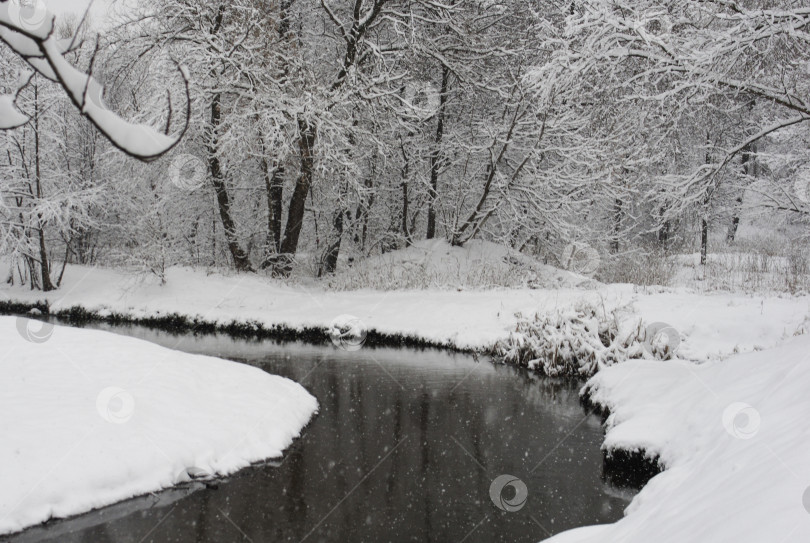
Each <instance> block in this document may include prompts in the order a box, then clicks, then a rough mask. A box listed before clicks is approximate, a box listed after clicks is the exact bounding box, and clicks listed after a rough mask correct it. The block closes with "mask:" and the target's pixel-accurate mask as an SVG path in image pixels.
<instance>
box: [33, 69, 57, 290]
mask: <svg viewBox="0 0 810 543" xmlns="http://www.w3.org/2000/svg"><path fill="white" fill-rule="evenodd" d="M41 176H42V169H41V167H40V146H39V85H38V84H37V85H34V181H35V182H36V190H37V201H39V200H41V199H42V177H41ZM37 226H38V227H39V228H38V229H37V232H38V234H39V269H40V274H41V275H42V291H43V292H50V291H52V290H54V286H53V282H52V281H51V267H50V266H49V265H48V250H47V247H46V246H45V224H44V223H43V221H42V215H41V214H39V213H38V214H37Z"/></svg>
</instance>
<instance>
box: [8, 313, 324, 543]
mask: <svg viewBox="0 0 810 543" xmlns="http://www.w3.org/2000/svg"><path fill="white" fill-rule="evenodd" d="M0 349H1V350H2V358H0V436H2V444H0V466H2V472H3V477H2V482H3V484H2V485H0V534H3V533H9V532H14V531H18V530H21V529H23V528H25V527H27V526H31V525H34V524H38V523H40V522H44V521H46V520H48V519H50V518H54V517H57V518H58V517H66V516H69V515H75V514H78V513H83V512H85V511H88V510H91V509H93V508H97V507H101V506H104V505H109V504H111V503H114V502H117V501H120V500H124V499H126V498H130V497H133V496H137V495H140V494H144V493H147V492H153V491H156V490H159V489H162V488H166V487H170V486H172V485H174V484H177V483H179V482H184V481H188V480H190V475H193V476H195V477H200V476H203V477H204V476H210V475H213V474H220V475H222V474H228V473H232V472H234V471H236V470H238V469H240V468H243V467H246V466H248V465H250V464H251V463H253V462H258V461H261V460H264V459H267V458H273V457H278V456H280V455H281V454H282V451H283V450H284V449H285V448H286V447H287V446H288V445H290V443H291V442H292V440H293V439H294V438H295V437H297V436H298V435H299V433H300V431H301V429H302V428H303V427H304V425H306V424H307V422H308V421H309V420H310V418H311V417H312V415H313V413H314V412H315V411H316V409H317V401H316V400H315V398H313V397H312V396H311V395H310V394H309V393H308V392H307V391H306V390H304V388H302V387H301V386H300V385H298V384H296V383H294V382H292V381H290V380H288V379H285V378H282V377H278V376H273V375H269V374H267V373H265V372H263V371H261V370H259V369H257V368H254V367H251V366H247V365H244V364H237V363H235V362H228V361H225V360H220V359H216V358H211V357H206V356H196V355H190V354H186V353H181V352H178V351H173V350H169V349H166V348H163V347H159V346H157V345H154V344H151V343H148V342H146V341H141V340H137V339H131V338H125V337H120V336H117V335H114V334H110V333H106V332H100V331H93V330H80V329H74V328H67V327H61V326H56V327H54V326H51V325H45V326H44V327H43V323H41V322H38V321H29V320H28V319H23V318H19V319H18V318H14V317H0Z"/></svg>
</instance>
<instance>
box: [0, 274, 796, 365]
mask: <svg viewBox="0 0 810 543" xmlns="http://www.w3.org/2000/svg"><path fill="white" fill-rule="evenodd" d="M0 271H2V270H0ZM2 275H3V273H0V276H2ZM166 278H167V283H166V284H165V285H160V282H159V280H157V279H156V278H153V277H149V276H133V275H130V274H126V273H124V272H120V271H115V270H108V269H99V268H88V267H81V266H69V267H68V268H67V271H66V272H65V279H64V282H63V287H62V288H61V289H60V290H58V291H55V292H50V293H47V294H43V293H42V292H32V291H30V290H28V289H27V288H21V287H8V286H7V285H2V286H0V301H15V302H22V303H28V304H33V303H35V302H40V301H47V302H48V303H49V304H50V307H51V310H52V311H54V312H55V311H59V310H66V309H69V308H71V307H76V306H79V307H82V308H85V309H86V310H88V311H91V312H96V313H100V314H102V315H105V314H110V313H116V314H119V315H123V316H125V317H129V318H135V319H137V318H146V317H155V316H161V315H162V316H166V315H169V314H172V313H177V314H181V315H185V316H188V317H191V318H197V319H198V320H200V321H205V322H210V323H213V324H217V325H227V324H230V323H232V322H239V323H259V324H262V325H264V326H265V327H268V328H270V327H272V326H275V325H284V326H288V327H290V328H293V329H303V328H306V327H319V328H322V329H323V330H324V331H325V330H327V329H328V328H329V326H330V324H331V321H332V319H334V318H335V317H337V316H339V315H343V314H348V315H354V316H355V317H358V318H359V319H360V320H361V321H362V322H363V323H364V325H365V326H366V327H367V328H368V329H369V330H376V331H378V332H380V333H384V334H391V335H405V336H413V337H416V338H420V339H422V340H424V341H427V342H430V343H433V344H436V345H442V346H449V347H454V348H459V349H488V348H490V347H492V346H493V345H494V344H495V343H496V342H497V341H498V340H501V339H504V338H507V337H508V336H509V333H510V332H512V331H514V330H515V329H516V327H517V324H518V318H517V317H516V314H517V313H521V314H523V315H526V316H527V317H528V316H530V315H534V314H535V313H537V312H540V313H541V314H551V313H554V312H557V311H558V310H567V309H570V308H572V307H576V306H579V305H582V306H589V307H594V308H598V309H599V311H600V312H602V313H605V314H610V313H611V312H612V311H613V310H617V313H618V315H619V317H618V318H619V319H620V322H619V325H620V329H621V331H622V333H624V334H629V333H630V332H631V331H632V330H633V329H634V328H637V327H638V324H639V320H641V321H643V322H644V323H647V324H648V323H653V322H666V323H668V324H670V325H672V326H674V327H675V328H676V329H677V330H678V331H679V332H680V335H681V339H682V342H681V345H680V350H679V351H678V356H679V357H680V358H685V359H689V360H695V361H702V360H706V359H717V358H724V357H727V356H729V355H731V354H733V353H735V352H748V351H753V350H756V349H765V348H769V347H773V346H775V345H779V344H780V343H782V342H783V341H784V340H785V339H787V338H789V337H792V336H793V335H794V334H795V333H796V331H797V330H799V329H802V328H803V327H805V326H806V319H807V317H808V314H810V296H803V297H754V296H745V295H734V294H726V293H716V294H696V293H694V292H691V291H689V290H686V289H659V291H653V290H650V289H648V290H646V291H638V290H637V289H636V288H634V287H633V286H632V285H602V286H600V287H599V288H595V289H587V290H582V289H577V288H547V289H530V288H520V289H498V290H494V289H493V290H457V289H453V290H447V289H425V290H404V291H386V292H381V291H373V290H358V291H351V292H331V291H326V290H323V289H322V288H319V287H312V288H306V287H303V286H289V285H285V284H283V283H282V282H279V281H275V280H272V279H269V278H266V277H261V276H257V275H247V274H245V275H232V276H227V275H220V274H216V273H206V272H205V271H203V270H191V269H187V268H171V269H169V270H168V271H167V276H166Z"/></svg>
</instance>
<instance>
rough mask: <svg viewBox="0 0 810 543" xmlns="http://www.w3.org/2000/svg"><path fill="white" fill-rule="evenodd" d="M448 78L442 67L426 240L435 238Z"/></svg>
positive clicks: (447, 73)
mask: <svg viewBox="0 0 810 543" xmlns="http://www.w3.org/2000/svg"><path fill="white" fill-rule="evenodd" d="M449 78H450V69H449V68H448V67H447V66H444V65H442V85H441V88H440V89H439V110H438V112H437V113H436V116H437V122H436V138H435V141H434V145H435V147H434V148H433V153H432V154H431V156H430V188H429V189H428V190H429V192H428V194H429V196H430V198H429V199H428V223H427V235H426V236H425V237H426V238H427V239H433V238H435V237H436V199H437V198H438V196H439V168H440V167H441V152H442V139H444V115H445V110H446V106H447V84H448V80H449Z"/></svg>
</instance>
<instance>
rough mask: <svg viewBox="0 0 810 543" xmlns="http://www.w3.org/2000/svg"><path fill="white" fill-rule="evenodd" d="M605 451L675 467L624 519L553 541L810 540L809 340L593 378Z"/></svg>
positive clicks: (615, 370) (642, 364) (631, 366)
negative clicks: (604, 414)
mask: <svg viewBox="0 0 810 543" xmlns="http://www.w3.org/2000/svg"><path fill="white" fill-rule="evenodd" d="M588 388H589V389H590V390H591V393H592V395H593V400H594V401H595V402H597V403H599V404H602V405H604V406H606V407H608V408H609V409H610V410H611V412H612V414H611V416H610V418H609V419H608V423H607V424H608V428H609V430H608V433H607V437H606V439H605V444H604V448H606V449H607V450H609V451H610V450H616V449H624V450H641V451H645V452H647V453H648V454H649V455H651V456H658V457H660V459H661V461H662V462H663V463H664V465H665V466H666V471H664V472H663V473H661V474H659V475H657V476H656V477H654V478H653V479H652V480H651V481H650V482H649V483H648V484H647V486H645V487H644V489H643V490H642V491H641V493H640V494H639V495H638V496H637V497H636V498H635V499H634V500H633V502H632V503H631V505H630V507H629V508H628V510H627V513H628V514H627V516H625V518H623V519H622V520H621V521H619V522H617V523H615V524H610V525H605V526H597V527H589V528H581V529H578V530H573V531H569V532H565V533H563V534H560V535H559V536H557V537H555V538H552V539H550V540H549V541H550V542H552V543H574V542H576V543H603V542H608V541H621V542H623V543H634V542H638V543H649V542H650V541H658V542H687V541H688V542H696V543H697V542H707V543H708V542H711V543H765V542H773V543H793V542H800V541H810V457H808V451H810V425H808V420H810V400H808V390H810V337H808V336H802V337H799V338H795V339H793V340H790V341H789V342H787V343H786V344H785V345H783V346H780V347H777V348H775V349H771V350H768V351H763V352H758V353H748V354H743V355H738V356H734V357H732V358H730V359H728V360H725V361H722V362H709V363H706V364H703V365H699V366H698V365H695V364H692V363H690V362H683V361H671V362H653V361H643V360H642V361H635V360H634V361H630V362H626V363H624V364H620V365H617V366H613V367H610V368H607V369H605V370H603V371H601V372H600V373H598V374H597V375H596V376H595V377H594V378H592V379H591V380H590V382H589V383H588Z"/></svg>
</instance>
